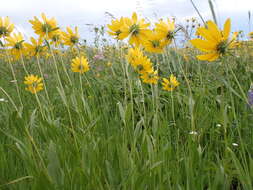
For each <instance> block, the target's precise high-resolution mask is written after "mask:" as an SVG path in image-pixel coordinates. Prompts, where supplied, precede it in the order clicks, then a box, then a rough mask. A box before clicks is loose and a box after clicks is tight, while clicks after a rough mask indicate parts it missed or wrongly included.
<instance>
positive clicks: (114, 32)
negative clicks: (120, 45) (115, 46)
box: [107, 17, 124, 39]
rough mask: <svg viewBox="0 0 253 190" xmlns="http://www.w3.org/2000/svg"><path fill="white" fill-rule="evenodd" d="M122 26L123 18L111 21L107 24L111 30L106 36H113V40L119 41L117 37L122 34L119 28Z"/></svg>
mask: <svg viewBox="0 0 253 190" xmlns="http://www.w3.org/2000/svg"><path fill="white" fill-rule="evenodd" d="M123 25H124V18H123V17H121V18H120V20H119V19H115V20H112V22H111V24H108V25H107V27H108V28H109V29H110V30H111V31H108V34H109V35H111V36H114V38H115V39H119V35H120V34H121V33H122V31H121V27H122V26H123Z"/></svg>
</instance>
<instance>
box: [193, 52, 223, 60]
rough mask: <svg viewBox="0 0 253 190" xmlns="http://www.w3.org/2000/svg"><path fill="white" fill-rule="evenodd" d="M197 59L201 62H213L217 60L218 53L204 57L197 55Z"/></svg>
mask: <svg viewBox="0 0 253 190" xmlns="http://www.w3.org/2000/svg"><path fill="white" fill-rule="evenodd" d="M197 58H198V59H199V60H201V61H215V60H216V59H218V58H219V54H218V53H208V54H204V55H198V56H197Z"/></svg>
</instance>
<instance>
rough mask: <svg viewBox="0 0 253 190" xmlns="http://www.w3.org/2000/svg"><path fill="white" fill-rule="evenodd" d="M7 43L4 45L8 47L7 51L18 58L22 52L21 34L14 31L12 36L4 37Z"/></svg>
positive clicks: (22, 40)
mask: <svg viewBox="0 0 253 190" xmlns="http://www.w3.org/2000/svg"><path fill="white" fill-rule="evenodd" d="M6 41H7V43H6V44H5V46H7V47H10V49H8V51H9V52H10V54H11V55H12V56H13V57H14V58H15V59H19V58H20V57H21V55H22V54H23V53H24V44H23V42H24V39H23V35H22V34H21V33H20V32H19V33H14V34H13V35H12V36H9V37H7V38H6Z"/></svg>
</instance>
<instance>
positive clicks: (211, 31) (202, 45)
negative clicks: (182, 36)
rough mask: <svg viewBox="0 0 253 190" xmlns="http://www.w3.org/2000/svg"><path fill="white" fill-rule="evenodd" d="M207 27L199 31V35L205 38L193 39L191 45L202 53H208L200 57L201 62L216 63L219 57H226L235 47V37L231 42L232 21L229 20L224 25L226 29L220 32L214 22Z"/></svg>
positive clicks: (208, 23)
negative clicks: (230, 49) (229, 50)
mask: <svg viewBox="0 0 253 190" xmlns="http://www.w3.org/2000/svg"><path fill="white" fill-rule="evenodd" d="M207 27H208V28H205V27H200V28H198V29H197V33H198V34H199V35H200V36H202V37H203V38H204V40H202V39H193V40H191V41H190V42H191V44H192V45H193V46H194V47H196V48H198V49H199V50H200V51H203V52H206V54H204V55H198V56H197V58H198V59H199V60H207V61H215V60H216V59H218V58H219V57H221V56H223V55H225V54H226V53H227V51H228V49H229V48H233V47H234V45H235V43H234V42H235V37H233V38H232V39H231V40H229V34H230V28H231V21H230V19H227V21H226V22H225V24H224V29H223V30H219V28H218V27H217V25H216V24H215V23H214V22H212V21H208V22H207Z"/></svg>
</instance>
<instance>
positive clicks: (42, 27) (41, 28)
mask: <svg viewBox="0 0 253 190" xmlns="http://www.w3.org/2000/svg"><path fill="white" fill-rule="evenodd" d="M41 17H42V21H41V20H39V19H38V18H37V17H36V16H35V17H34V20H29V22H30V23H31V24H32V25H33V26H32V28H33V29H34V32H35V33H36V34H38V35H39V36H40V38H45V39H47V40H48V39H51V38H52V36H53V34H54V32H55V31H57V30H58V29H59V27H57V21H56V19H55V18H51V19H48V18H47V17H46V15H45V14H44V13H42V14H41Z"/></svg>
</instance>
